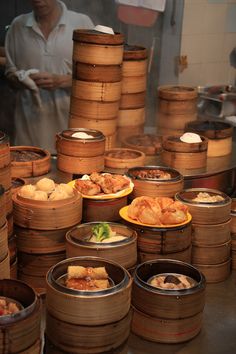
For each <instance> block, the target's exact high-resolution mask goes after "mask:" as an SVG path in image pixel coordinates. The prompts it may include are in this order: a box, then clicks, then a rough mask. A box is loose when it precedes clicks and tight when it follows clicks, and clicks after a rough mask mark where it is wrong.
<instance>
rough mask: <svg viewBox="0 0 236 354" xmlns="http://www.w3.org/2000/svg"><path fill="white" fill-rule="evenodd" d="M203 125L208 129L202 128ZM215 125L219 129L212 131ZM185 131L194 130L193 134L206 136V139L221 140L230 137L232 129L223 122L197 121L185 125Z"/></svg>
mask: <svg viewBox="0 0 236 354" xmlns="http://www.w3.org/2000/svg"><path fill="white" fill-rule="evenodd" d="M204 125H206V126H207V125H208V126H209V127H206V128H204ZM217 125H218V126H219V127H220V129H216V128H215V129H214V126H215V127H216V126H217ZM201 126H202V128H201ZM186 129H190V130H194V132H199V133H201V134H202V135H204V136H206V137H207V138H208V139H214V140H221V139H225V138H229V137H232V135H233V130H234V127H233V126H232V125H231V124H230V123H228V122H224V121H216V120H200V121H199V120H197V121H193V122H189V123H187V125H186ZM186 129H185V130H186ZM222 130H223V133H222Z"/></svg>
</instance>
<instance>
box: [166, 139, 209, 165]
mask: <svg viewBox="0 0 236 354" xmlns="http://www.w3.org/2000/svg"><path fill="white" fill-rule="evenodd" d="M201 139H202V141H201V142H200V143H190V144H189V143H184V142H182V141H181V140H180V136H165V137H163V141H162V147H163V150H162V153H161V159H162V161H163V163H164V164H166V165H167V166H170V167H174V168H186V166H188V168H192V169H194V168H202V167H205V166H206V163H207V146H208V140H207V138H205V137H203V136H201Z"/></svg>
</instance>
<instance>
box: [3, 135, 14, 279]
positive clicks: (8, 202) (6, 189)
mask: <svg viewBox="0 0 236 354" xmlns="http://www.w3.org/2000/svg"><path fill="white" fill-rule="evenodd" d="M10 163H11V161H10V145H9V138H8V136H7V135H6V134H5V133H3V132H0V278H1V279H2V278H10V252H9V250H8V242H9V243H10V244H11V243H12V239H13V219H12V199H11V167H10V166H11V165H10Z"/></svg>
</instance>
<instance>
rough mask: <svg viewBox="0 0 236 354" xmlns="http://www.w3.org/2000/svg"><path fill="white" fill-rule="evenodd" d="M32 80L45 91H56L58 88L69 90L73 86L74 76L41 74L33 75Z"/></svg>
mask: <svg viewBox="0 0 236 354" xmlns="http://www.w3.org/2000/svg"><path fill="white" fill-rule="evenodd" d="M30 77H31V79H33V80H34V82H35V83H36V85H37V86H38V87H40V88H42V89H45V90H55V89H58V88H69V87H71V86H72V75H70V74H67V75H58V74H51V73H48V72H39V73H37V74H31V75H30Z"/></svg>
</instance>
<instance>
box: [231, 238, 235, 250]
mask: <svg viewBox="0 0 236 354" xmlns="http://www.w3.org/2000/svg"><path fill="white" fill-rule="evenodd" d="M231 249H232V251H236V234H231Z"/></svg>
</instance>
